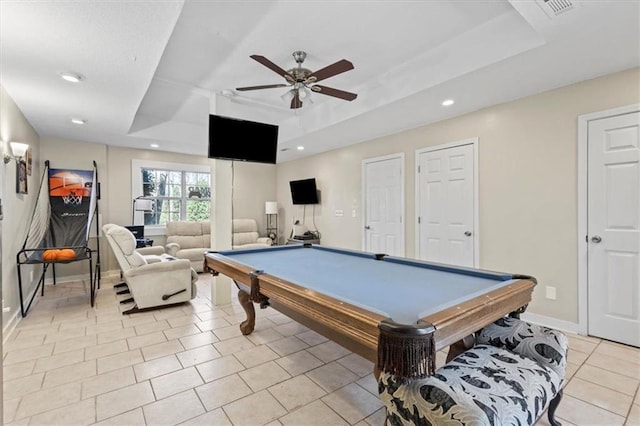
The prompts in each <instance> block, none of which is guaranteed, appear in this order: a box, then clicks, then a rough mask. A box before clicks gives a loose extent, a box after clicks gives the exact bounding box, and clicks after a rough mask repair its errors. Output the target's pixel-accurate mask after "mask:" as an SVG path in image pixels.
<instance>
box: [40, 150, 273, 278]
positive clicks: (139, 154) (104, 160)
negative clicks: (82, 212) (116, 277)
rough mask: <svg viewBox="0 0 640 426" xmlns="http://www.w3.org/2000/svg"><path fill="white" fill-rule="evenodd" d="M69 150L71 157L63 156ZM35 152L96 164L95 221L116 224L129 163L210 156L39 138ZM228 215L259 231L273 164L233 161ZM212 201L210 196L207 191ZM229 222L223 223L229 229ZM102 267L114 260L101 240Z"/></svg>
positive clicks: (127, 198)
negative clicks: (248, 219)
mask: <svg viewBox="0 0 640 426" xmlns="http://www.w3.org/2000/svg"><path fill="white" fill-rule="evenodd" d="M69 153H73V155H69ZM41 156H42V158H43V159H45V160H50V164H51V167H67V168H77V169H91V167H92V161H96V163H97V165H98V177H99V180H100V182H101V199H100V201H99V211H100V218H101V225H102V224H105V223H117V224H119V225H130V224H131V208H132V195H131V162H132V160H148V161H159V162H169V163H183V164H199V165H206V166H210V165H211V162H212V161H213V160H209V159H208V158H206V157H198V156H193V155H185V154H176V153H171V152H163V151H155V150H144V149H130V148H122V147H113V146H107V145H103V144H97V143H87V142H79V141H69V140H62V139H56V138H42V143H41ZM234 169H235V173H234V217H251V218H254V219H256V220H257V221H258V228H259V230H260V232H261V233H264V228H265V226H266V224H265V223H264V222H265V218H264V202H265V201H267V200H275V198H276V187H275V173H276V172H275V166H274V165H266V164H253V163H241V162H235V163H234ZM212 196H213V201H214V203H215V202H216V200H217V199H216V196H215V194H212ZM230 226H231V225H230V224H229V227H230ZM151 238H152V239H153V240H154V245H164V244H165V241H166V237H165V236H164V235H153V236H151ZM100 247H101V254H102V265H101V266H102V271H103V272H106V271H114V270H116V269H117V262H116V260H115V257H114V256H113V254H112V253H111V250H110V248H109V247H108V245H105V244H104V242H102V245H101V246H100ZM82 263H84V262H78V263H71V264H68V265H59V266H58V267H57V269H56V272H59V274H58V278H59V279H61V280H64V279H65V277H69V276H77V275H82V274H86V266H85V265H82Z"/></svg>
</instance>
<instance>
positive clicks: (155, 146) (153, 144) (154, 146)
mask: <svg viewBox="0 0 640 426" xmlns="http://www.w3.org/2000/svg"><path fill="white" fill-rule="evenodd" d="M149 146H150V147H151V148H160V145H158V144H157V143H152V144H151V145H149Z"/></svg>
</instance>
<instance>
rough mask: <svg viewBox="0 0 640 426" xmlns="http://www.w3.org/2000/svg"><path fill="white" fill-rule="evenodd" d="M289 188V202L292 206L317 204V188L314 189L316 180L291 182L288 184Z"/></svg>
mask: <svg viewBox="0 0 640 426" xmlns="http://www.w3.org/2000/svg"><path fill="white" fill-rule="evenodd" d="M289 186H290V187H291V201H293V204H318V203H319V199H318V188H316V179H315V178H311V179H303V180H292V181H291V182H289Z"/></svg>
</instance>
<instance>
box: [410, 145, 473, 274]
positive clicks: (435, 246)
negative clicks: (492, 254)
mask: <svg viewBox="0 0 640 426" xmlns="http://www.w3.org/2000/svg"><path fill="white" fill-rule="evenodd" d="M474 150H475V143H464V144H461V145H455V144H454V145H453V146H451V145H446V146H444V147H442V148H438V147H434V148H429V149H426V150H421V151H418V152H417V153H416V158H417V161H416V166H417V170H416V176H417V178H416V198H417V199H416V207H417V218H418V236H417V244H418V247H417V250H416V252H417V254H418V258H419V259H423V260H427V261H430V262H439V263H448V264H452V265H460V266H469V267H474V266H476V256H475V252H476V226H475V204H476V203H475V199H476V197H475V187H476V186H475V168H476V166H475V152H474Z"/></svg>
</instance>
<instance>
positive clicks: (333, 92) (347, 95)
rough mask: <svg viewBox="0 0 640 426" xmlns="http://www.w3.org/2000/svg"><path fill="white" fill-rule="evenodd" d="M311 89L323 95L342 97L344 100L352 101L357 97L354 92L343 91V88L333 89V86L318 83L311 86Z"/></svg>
mask: <svg viewBox="0 0 640 426" xmlns="http://www.w3.org/2000/svg"><path fill="white" fill-rule="evenodd" d="M311 90H313V91H314V92H316V93H320V94H323V95H327V96H333V97H335V98H340V99H344V100H345V101H352V100H354V99H355V98H357V97H358V95H356V94H355V93H351V92H345V91H344V90H340V89H334V88H333V87H327V86H320V85H319V84H316V85H315V86H311Z"/></svg>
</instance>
